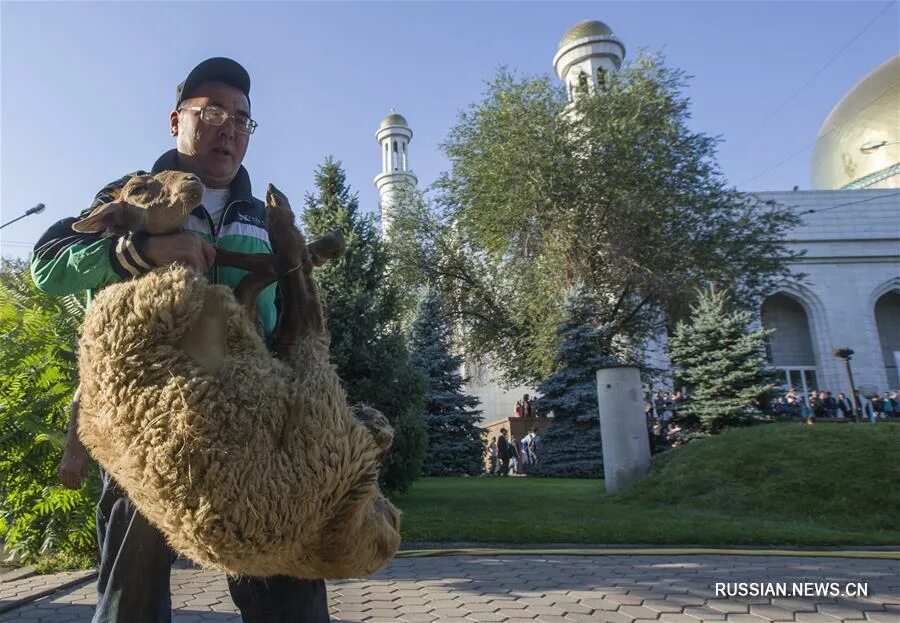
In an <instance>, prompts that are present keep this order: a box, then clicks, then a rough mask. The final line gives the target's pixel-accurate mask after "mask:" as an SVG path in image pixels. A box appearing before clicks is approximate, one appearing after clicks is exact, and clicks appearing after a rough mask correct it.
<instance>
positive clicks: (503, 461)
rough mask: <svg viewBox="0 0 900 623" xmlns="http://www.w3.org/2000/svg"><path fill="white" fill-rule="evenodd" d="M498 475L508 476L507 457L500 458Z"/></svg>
mask: <svg viewBox="0 0 900 623" xmlns="http://www.w3.org/2000/svg"><path fill="white" fill-rule="evenodd" d="M500 475H501V476H507V475H509V457H506V458H503V457H500Z"/></svg>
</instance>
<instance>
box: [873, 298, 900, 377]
mask: <svg viewBox="0 0 900 623" xmlns="http://www.w3.org/2000/svg"><path fill="white" fill-rule="evenodd" d="M875 324H876V326H877V327H878V340H879V342H880V345H881V354H882V357H883V358H884V367H885V371H886V372H887V380H888V389H900V378H898V375H897V366H898V365H900V361H898V359H900V290H891V291H890V292H887V293H885V294H882V295H881V296H880V297H879V298H878V300H877V301H876V302H875Z"/></svg>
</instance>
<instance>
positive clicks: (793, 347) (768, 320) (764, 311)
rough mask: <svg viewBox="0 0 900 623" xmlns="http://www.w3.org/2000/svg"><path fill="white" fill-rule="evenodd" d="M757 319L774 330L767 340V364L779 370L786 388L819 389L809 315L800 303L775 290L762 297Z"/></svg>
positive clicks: (804, 390)
mask: <svg viewBox="0 0 900 623" xmlns="http://www.w3.org/2000/svg"><path fill="white" fill-rule="evenodd" d="M760 320H761V321H762V325H763V327H765V328H766V329H770V330H772V329H773V330H774V331H775V332H774V333H773V334H772V335H770V336H769V337H768V338H767V340H766V355H767V356H768V359H769V363H770V365H771V366H772V367H773V368H775V369H777V370H779V371H780V372H781V373H782V375H783V376H782V379H783V380H782V383H783V384H784V386H785V388H786V389H787V388H794V389H796V390H797V391H801V392H803V393H804V394H807V393H808V392H809V391H811V390H813V389H819V387H818V375H817V372H816V356H815V352H814V351H813V343H812V337H811V334H810V331H809V318H808V316H807V314H806V310H805V309H804V308H803V305H801V304H800V302H799V301H797V299H795V298H794V297H792V296H789V295H787V294H785V293H783V292H778V293H777V294H773V295H772V296H769V297H768V298H766V300H765V301H763V304H762V308H761V309H760Z"/></svg>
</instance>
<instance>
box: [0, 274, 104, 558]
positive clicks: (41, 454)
mask: <svg viewBox="0 0 900 623" xmlns="http://www.w3.org/2000/svg"><path fill="white" fill-rule="evenodd" d="M83 315H84V307H83V304H82V303H81V301H80V300H79V299H78V298H77V297H74V296H68V297H62V298H59V297H54V296H50V295H48V294H45V293H43V292H41V291H40V290H38V289H37V288H36V287H35V285H34V283H33V282H32V280H31V275H30V272H29V270H28V265H27V264H26V263H24V262H7V261H5V260H4V261H3V264H2V266H0V368H2V370H3V374H2V375H0V540H2V541H5V548H6V550H7V551H8V553H9V554H10V555H11V556H13V557H16V558H17V559H19V560H20V561H22V562H34V561H36V560H37V558H38V557H40V556H43V555H49V554H63V555H73V556H75V557H78V558H81V559H91V558H93V557H94V556H95V555H96V540H95V537H94V502H95V501H96V499H97V497H98V496H99V478H98V477H97V475H96V470H90V471H89V474H90V475H89V477H88V481H87V484H86V486H85V487H83V488H82V489H81V490H80V491H71V490H68V489H65V488H63V487H62V486H61V485H60V484H59V480H58V477H57V468H58V466H59V461H60V458H61V457H62V450H63V447H64V446H65V430H66V427H67V425H68V421H69V405H70V402H71V400H72V395H73V394H74V392H75V386H76V385H77V381H76V377H77V365H76V356H75V350H74V349H75V344H76V343H77V341H78V327H79V325H80V323H81V320H82V318H83Z"/></svg>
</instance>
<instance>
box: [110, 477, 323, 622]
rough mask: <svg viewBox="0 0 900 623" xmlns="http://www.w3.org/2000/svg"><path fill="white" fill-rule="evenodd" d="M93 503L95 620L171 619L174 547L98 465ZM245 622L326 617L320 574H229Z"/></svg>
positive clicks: (317, 619)
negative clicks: (100, 488)
mask: <svg viewBox="0 0 900 623" xmlns="http://www.w3.org/2000/svg"><path fill="white" fill-rule="evenodd" d="M100 475H101V477H102V479H103V494H102V496H101V497H100V502H99V504H97V540H98V543H99V545H100V570H99V577H98V580H97V609H96V611H95V612H94V618H93V619H92V621H93V623H171V621H172V601H171V592H170V588H169V576H170V572H171V567H172V563H173V562H174V561H175V553H174V552H173V551H172V550H171V548H169V546H168V545H167V544H166V540H165V538H164V537H163V535H162V533H160V532H159V530H157V529H156V528H155V527H153V526H152V525H151V524H150V523H149V522H148V521H147V519H146V518H145V517H144V516H143V515H141V514H140V513H139V512H138V511H137V509H136V508H135V507H134V504H133V503H132V502H131V499H130V498H129V497H128V495H127V494H126V493H125V492H124V491H123V490H122V489H120V488H119V486H118V485H117V484H116V482H115V481H114V480H113V479H112V477H111V476H109V475H108V474H107V473H106V472H104V471H103V470H101V472H100ZM228 589H229V591H230V592H231V598H232V600H234V603H235V605H236V606H237V607H238V609H239V610H240V611H241V618H242V619H243V621H244V623H329V622H330V621H331V619H330V618H329V616H328V597H327V595H326V590H325V582H324V581H323V580H298V579H296V578H291V577H287V576H275V577H270V578H249V577H243V578H240V579H237V578H228Z"/></svg>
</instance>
